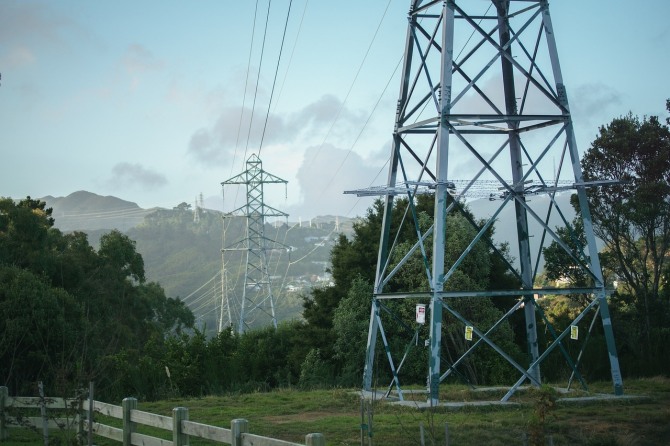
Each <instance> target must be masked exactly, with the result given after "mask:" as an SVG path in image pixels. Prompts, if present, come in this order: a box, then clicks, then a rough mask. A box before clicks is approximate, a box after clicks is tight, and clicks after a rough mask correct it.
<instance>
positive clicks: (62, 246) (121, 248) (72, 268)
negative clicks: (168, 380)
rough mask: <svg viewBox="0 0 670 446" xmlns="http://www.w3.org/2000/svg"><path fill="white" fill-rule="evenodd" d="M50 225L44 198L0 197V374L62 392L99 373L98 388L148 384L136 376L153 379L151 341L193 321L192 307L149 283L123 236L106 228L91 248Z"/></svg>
mask: <svg viewBox="0 0 670 446" xmlns="http://www.w3.org/2000/svg"><path fill="white" fill-rule="evenodd" d="M53 224H54V220H53V218H51V209H45V204H44V203H43V202H40V201H38V200H32V199H31V198H30V197H28V198H27V199H26V200H21V201H19V202H18V203H15V202H14V201H12V200H11V199H7V198H2V199H0V309H1V310H2V314H3V318H2V320H0V333H2V337H1V340H0V363H1V364H3V367H2V369H0V370H1V373H2V376H0V381H2V382H4V383H7V384H8V385H9V386H11V389H12V391H16V390H19V391H23V390H28V389H30V388H32V387H33V386H34V382H35V381H37V380H42V381H44V382H45V383H47V385H50V386H53V387H54V388H58V390H59V391H67V390H71V389H74V388H77V387H79V386H81V385H82V383H85V382H87V381H89V380H96V381H97V384H98V389H99V392H100V394H102V395H105V394H108V395H111V394H113V393H114V392H115V391H121V390H125V389H126V388H129V387H133V388H138V389H139V388H148V387H151V386H150V385H149V384H146V383H143V382H141V381H147V380H151V379H154V378H153V375H152V374H151V373H149V372H150V371H151V370H153V369H155V367H151V366H150V364H146V362H147V358H148V357H147V356H145V354H144V353H145V352H146V351H149V350H150V347H151V345H152V344H151V342H150V341H151V340H152V339H153V340H154V343H155V342H157V341H156V340H160V342H162V339H163V338H164V337H165V336H167V335H169V334H170V333H172V332H173V331H174V332H177V331H180V330H183V329H184V328H187V327H190V326H192V325H193V315H192V314H191V312H190V311H189V310H188V309H187V308H186V307H185V306H184V305H183V304H182V303H181V302H179V301H176V300H173V299H167V298H166V297H165V293H164V292H163V289H162V288H161V287H160V286H159V285H158V284H156V283H146V281H145V274H144V263H143V259H142V257H141V255H139V254H138V253H137V251H136V250H135V243H134V242H133V241H132V240H131V239H130V238H129V237H127V236H125V235H123V234H121V233H120V232H118V231H112V232H111V233H109V234H105V235H104V236H102V238H101V240H100V249H99V250H98V251H97V252H96V251H95V250H94V249H93V248H92V247H91V246H90V245H89V244H88V241H87V238H86V235H85V234H83V233H79V232H75V233H72V234H65V235H64V234H62V233H61V232H60V231H59V230H57V229H55V228H54V227H53ZM5 366H6V367H5ZM132 367H135V368H136V371H135V372H134V373H133V370H132ZM124 380H129V381H136V382H134V383H133V384H132V386H131V385H130V384H128V385H123V381H124ZM52 390H53V389H52ZM19 393H21V392H19ZM26 393H27V394H30V392H26Z"/></svg>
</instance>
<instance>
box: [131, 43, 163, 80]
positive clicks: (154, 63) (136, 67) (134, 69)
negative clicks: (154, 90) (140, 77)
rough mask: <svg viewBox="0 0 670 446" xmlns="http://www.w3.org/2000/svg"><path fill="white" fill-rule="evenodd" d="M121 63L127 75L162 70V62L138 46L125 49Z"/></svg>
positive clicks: (133, 45)
mask: <svg viewBox="0 0 670 446" xmlns="http://www.w3.org/2000/svg"><path fill="white" fill-rule="evenodd" d="M121 63H122V64H123V67H124V68H125V69H126V71H127V72H128V73H131V74H138V73H144V72H146V71H151V70H157V69H161V68H163V62H162V61H160V60H158V59H157V58H156V57H155V56H154V55H153V53H152V52H151V51H149V50H148V49H146V48H145V47H144V46H142V45H140V44H137V43H135V44H132V45H129V46H128V48H126V52H125V54H124V55H123V57H122V58H121Z"/></svg>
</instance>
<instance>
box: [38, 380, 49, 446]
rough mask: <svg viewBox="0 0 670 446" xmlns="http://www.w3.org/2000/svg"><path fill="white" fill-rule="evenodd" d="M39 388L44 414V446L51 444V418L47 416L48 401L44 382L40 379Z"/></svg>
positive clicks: (42, 413) (41, 409)
mask: <svg viewBox="0 0 670 446" xmlns="http://www.w3.org/2000/svg"><path fill="white" fill-rule="evenodd" d="M37 390H38V392H39V394H40V414H41V415H42V437H43V438H44V446H49V419H48V418H47V401H46V397H45V396H44V383H43V382H42V381H39V382H38V383H37Z"/></svg>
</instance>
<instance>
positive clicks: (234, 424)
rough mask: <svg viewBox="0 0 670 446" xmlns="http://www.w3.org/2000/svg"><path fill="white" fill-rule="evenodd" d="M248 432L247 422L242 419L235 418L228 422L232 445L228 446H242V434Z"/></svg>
mask: <svg viewBox="0 0 670 446" xmlns="http://www.w3.org/2000/svg"><path fill="white" fill-rule="evenodd" d="M245 432H249V422H248V421H247V420H245V419H244V418H236V419H234V420H233V421H231V422H230V433H231V437H232V443H231V444H230V446H242V434H243V433H245Z"/></svg>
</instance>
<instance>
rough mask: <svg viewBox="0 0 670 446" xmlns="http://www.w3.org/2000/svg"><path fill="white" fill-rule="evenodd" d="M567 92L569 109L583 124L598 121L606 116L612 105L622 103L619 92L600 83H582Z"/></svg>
mask: <svg viewBox="0 0 670 446" xmlns="http://www.w3.org/2000/svg"><path fill="white" fill-rule="evenodd" d="M568 94H569V95H570V106H571V109H572V110H571V111H572V112H573V113H575V114H577V115H578V116H579V117H580V119H581V121H582V123H585V124H586V123H588V124H592V123H600V122H601V121H602V119H601V117H602V116H607V112H608V111H609V110H611V109H612V107H614V106H617V107H618V106H619V105H621V103H622V100H621V93H620V92H619V91H617V90H615V89H614V88H612V87H610V86H608V85H605V84H602V83H595V84H583V85H580V86H578V87H577V88H576V89H575V91H574V93H573V92H568Z"/></svg>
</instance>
